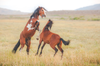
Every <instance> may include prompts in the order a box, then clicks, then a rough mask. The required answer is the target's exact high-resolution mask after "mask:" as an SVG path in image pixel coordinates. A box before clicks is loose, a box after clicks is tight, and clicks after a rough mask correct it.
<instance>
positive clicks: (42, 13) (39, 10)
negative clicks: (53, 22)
mask: <svg viewBox="0 0 100 66" xmlns="http://www.w3.org/2000/svg"><path fill="white" fill-rule="evenodd" d="M46 11H47V10H46V9H45V8H44V7H38V8H37V9H36V10H35V11H34V13H33V14H32V15H31V18H32V17H36V16H37V15H38V16H39V15H40V16H41V17H42V18H43V17H46V13H45V12H46Z"/></svg>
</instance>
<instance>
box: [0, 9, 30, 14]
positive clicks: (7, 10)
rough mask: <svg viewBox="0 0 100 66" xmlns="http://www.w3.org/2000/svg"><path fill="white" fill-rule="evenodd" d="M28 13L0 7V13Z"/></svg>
mask: <svg viewBox="0 0 100 66" xmlns="http://www.w3.org/2000/svg"><path fill="white" fill-rule="evenodd" d="M24 14H28V13H24V12H20V11H16V10H10V9H5V8H0V15H24Z"/></svg>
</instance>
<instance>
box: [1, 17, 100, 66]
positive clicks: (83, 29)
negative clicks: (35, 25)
mask: <svg viewBox="0 0 100 66" xmlns="http://www.w3.org/2000/svg"><path fill="white" fill-rule="evenodd" d="M27 20H28V19H0V66H100V22H99V21H81V22H80V21H65V20H54V24H53V26H52V29H51V31H52V32H54V33H57V34H59V35H60V36H61V37H62V38H64V39H65V40H68V39H69V40H71V43H70V45H69V46H64V45H63V46H62V48H63V50H64V56H63V59H62V60H61V53H60V51H59V52H58V53H57V54H56V56H55V57H53V54H54V50H53V49H52V48H51V47H50V46H49V45H48V44H47V45H46V46H45V47H44V49H43V54H42V56H41V57H39V56H35V53H36V50H37V47H38V41H37V40H36V39H35V38H36V36H37V35H38V33H36V34H35V35H34V37H32V40H31V41H32V43H31V49H30V55H29V56H27V53H26V46H25V47H24V48H23V50H22V51H21V52H19V51H17V53H16V54H12V52H11V51H12V49H13V47H14V46H15V44H16V43H17V41H18V39H19V35H20V33H21V31H22V30H23V28H24V26H25V25H26V22H27ZM47 21H48V20H47V19H45V20H40V22H41V23H40V29H41V30H42V28H43V27H44V26H45V24H46V22H47Z"/></svg>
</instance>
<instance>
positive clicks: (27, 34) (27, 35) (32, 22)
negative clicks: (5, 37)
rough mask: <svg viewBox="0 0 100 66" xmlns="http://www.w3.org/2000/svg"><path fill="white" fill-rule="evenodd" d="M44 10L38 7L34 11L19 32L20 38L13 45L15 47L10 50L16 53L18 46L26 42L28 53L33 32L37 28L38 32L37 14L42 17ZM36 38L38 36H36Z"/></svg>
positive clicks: (22, 45)
mask: <svg viewBox="0 0 100 66" xmlns="http://www.w3.org/2000/svg"><path fill="white" fill-rule="evenodd" d="M45 11H47V10H46V9H45V8H43V7H38V8H37V9H36V10H35V11H34V13H33V14H32V15H31V17H30V19H29V21H28V22H27V24H26V26H25V28H24V30H23V31H22V32H21V34H20V39H19V40H18V43H17V44H16V45H15V47H14V48H13V50H12V52H13V53H16V51H17V49H18V47H19V46H20V44H21V48H20V50H21V49H22V48H23V47H24V45H25V44H26V46H27V49H26V51H27V54H28V55H29V49H30V44H31V37H32V36H33V35H34V34H35V32H36V30H38V31H39V32H40V29H39V24H40V23H39V21H38V20H39V15H40V16H41V17H42V18H43V17H46V13H45ZM37 39H38V38H37Z"/></svg>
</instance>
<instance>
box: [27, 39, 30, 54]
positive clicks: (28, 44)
mask: <svg viewBox="0 0 100 66" xmlns="http://www.w3.org/2000/svg"><path fill="white" fill-rule="evenodd" d="M30 44H31V40H30V39H28V40H27V41H26V46H27V49H26V51H27V55H29V49H30Z"/></svg>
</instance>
